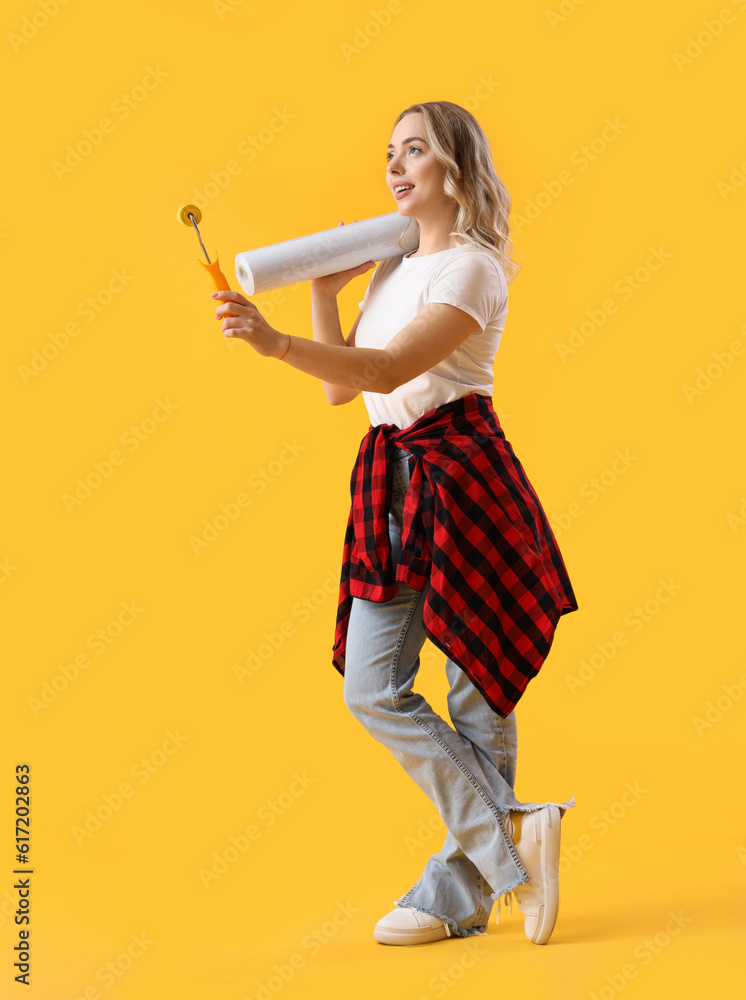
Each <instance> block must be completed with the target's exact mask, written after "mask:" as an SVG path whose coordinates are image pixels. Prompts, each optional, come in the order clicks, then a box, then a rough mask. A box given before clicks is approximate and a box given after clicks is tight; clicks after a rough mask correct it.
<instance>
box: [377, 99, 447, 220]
mask: <svg viewBox="0 0 746 1000" xmlns="http://www.w3.org/2000/svg"><path fill="white" fill-rule="evenodd" d="M386 161H387V165H386V183H387V184H388V187H389V190H390V191H391V193H392V195H393V196H394V199H395V200H396V206H397V208H398V210H399V214H400V215H408V216H414V217H415V218H418V217H420V216H421V215H423V214H427V215H429V214H430V213H431V212H432V211H433V210H435V211H438V210H439V209H442V208H443V207H444V206H445V205H446V204H447V203H448V202H450V201H451V200H452V199H450V198H449V197H448V196H447V195H446V194H445V192H444V191H443V178H444V176H445V167H444V166H443V164H442V163H441V162H440V161H439V160H436V158H435V155H434V153H433V151H432V149H431V148H430V146H429V145H428V144H427V142H426V140H425V128H424V120H423V117H422V114H421V113H420V112H419V111H417V112H412V113H410V114H408V115H405V116H404V118H402V120H401V121H400V122H399V124H398V125H397V126H396V128H395V129H394V131H393V134H392V136H391V143H390V145H389V148H388V152H387V154H386ZM400 184H411V185H413V186H412V188H411V190H409V191H408V192H407V193H406V194H399V193H397V191H396V188H397V187H398V186H399V185H400Z"/></svg>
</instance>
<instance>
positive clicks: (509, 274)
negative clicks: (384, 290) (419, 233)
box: [393, 101, 522, 285]
mask: <svg viewBox="0 0 746 1000" xmlns="http://www.w3.org/2000/svg"><path fill="white" fill-rule="evenodd" d="M415 112H419V113H420V114H421V115H422V117H423V120H424V123H425V135H424V138H425V139H427V141H428V143H429V145H430V148H431V149H432V151H433V153H434V155H435V158H436V159H437V160H439V161H440V162H441V163H442V164H443V165H444V167H445V176H444V178H443V190H444V192H445V193H446V194H447V195H448V196H449V197H451V198H453V200H454V201H455V202H456V204H457V205H458V214H457V217H456V226H455V228H454V229H452V230H451V232H450V234H449V235H451V236H458V237H461V239H462V240H463V241H464V243H466V244H468V245H469V246H472V247H474V248H475V249H482V250H487V251H488V252H490V253H491V254H492V255H493V256H494V257H496V258H497V260H498V262H499V263H500V265H501V266H502V269H503V272H504V274H505V280H506V282H507V284H508V285H510V284H511V283H512V281H513V279H514V278H515V276H516V274H517V272H518V271H520V270H522V266H521V265H520V264H518V263H517V262H516V261H515V260H513V258H512V256H511V255H512V251H513V241H512V239H511V238H510V226H509V223H508V216H509V215H510V209H511V205H512V202H511V198H510V195H509V194H508V191H507V189H506V187H505V185H504V184H503V182H502V181H501V180H500V178H499V177H498V175H497V172H496V170H495V167H494V165H493V163H492V153H491V150H490V144H489V140H488V139H487V136H486V135H485V134H484V132H483V131H482V128H481V126H480V125H479V123H478V122H477V120H476V118H475V117H474V116H473V115H472V114H471V112H469V111H467V110H466V108H462V107H461V106H460V105H458V104H453V103H451V101H427V102H426V103H424V104H412V105H410V106H409V107H408V108H406V109H405V110H404V111H402V112H401V114H400V115H399V117H398V118H397V119H396V121H395V122H394V126H393V127H396V126H397V125H398V124H399V122H400V121H401V120H402V118H404V116H405V115H409V114H412V113H415ZM412 221H413V220H412V219H410V220H409V223H411V222H412ZM409 223H408V224H407V226H406V228H405V229H404V232H403V233H402V237H401V239H403V238H404V237H405V236H406V233H407V232H408V230H409V228H410V225H409ZM401 239H400V242H401ZM519 256H520V255H519Z"/></svg>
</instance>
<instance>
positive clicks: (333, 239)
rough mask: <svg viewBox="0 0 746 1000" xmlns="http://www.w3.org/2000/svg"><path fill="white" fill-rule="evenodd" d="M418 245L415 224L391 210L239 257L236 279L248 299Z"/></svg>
mask: <svg viewBox="0 0 746 1000" xmlns="http://www.w3.org/2000/svg"><path fill="white" fill-rule="evenodd" d="M408 223H410V226H409V234H408V236H407V238H406V240H402V245H401V246H400V245H399V243H398V242H397V241H398V239H399V237H400V236H401V234H402V233H403V232H404V229H405V228H406V226H407V224H408ZM419 242H420V227H419V225H418V224H417V220H416V219H412V220H410V219H409V218H408V217H407V216H402V215H399V213H398V212H390V213H388V214H386V215H377V216H375V217H374V218H372V219H363V220H361V221H360V222H349V223H347V224H346V225H344V226H335V227H334V228H333V229H324V230H323V231H322V232H320V233H312V234H311V235H310V236H298V237H297V238H296V239H293V240H286V241H285V242H284V243H273V244H271V245H270V246H267V247H260V248H259V249H257V250H247V251H245V252H244V253H237V254H236V277H237V278H238V281H239V283H240V285H241V288H242V289H243V290H244V292H245V293H246V295H258V294H259V293H260V292H268V291H270V290H271V289H272V288H282V286H283V285H292V284H295V282H297V281H309V280H310V279H311V278H320V277H322V276H323V275H325V274H335V273H336V272H337V271H346V270H347V269H348V268H350V267H357V266H358V264H363V263H365V261H366V260H376V261H378V260H385V259H386V258H388V257H396V256H402V255H403V254H405V253H409V251H410V250H414V249H415V248H416V247H417V246H419Z"/></svg>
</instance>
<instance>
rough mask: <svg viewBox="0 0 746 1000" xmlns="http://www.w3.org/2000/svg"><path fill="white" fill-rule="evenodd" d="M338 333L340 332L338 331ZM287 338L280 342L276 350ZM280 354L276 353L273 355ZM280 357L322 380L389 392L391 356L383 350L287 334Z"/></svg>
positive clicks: (390, 386) (359, 388) (350, 387)
mask: <svg viewBox="0 0 746 1000" xmlns="http://www.w3.org/2000/svg"><path fill="white" fill-rule="evenodd" d="M340 336H341V333H340ZM283 344H285V347H287V344H288V342H287V341H286V340H282V341H281V342H280V353H281V351H282V350H285V348H284V347H283V346H282V345H283ZM277 356H278V357H280V354H278V355H277ZM280 360H282V361H284V362H286V364H289V365H291V366H292V367H293V368H297V369H298V370H299V371H302V372H306V374H308V375H315V376H316V378H319V379H321V381H322V382H324V383H326V382H330V383H331V384H332V385H333V386H335V385H336V386H340V385H341V386H344V387H345V388H347V389H356V390H358V391H362V390H365V391H366V392H384V393H387V392H391V390H392V389H393V388H394V386H393V385H391V383H390V379H391V375H392V372H391V358H390V357H389V354H388V352H387V351H379V350H377V349H375V348H372V347H347V345H346V344H344V342H343V343H342V344H320V343H318V342H317V341H315V340H308V339H307V338H305V337H294V336H292V335H291V337H290V346H289V347H287V352H286V353H285V355H284V357H281V358H280Z"/></svg>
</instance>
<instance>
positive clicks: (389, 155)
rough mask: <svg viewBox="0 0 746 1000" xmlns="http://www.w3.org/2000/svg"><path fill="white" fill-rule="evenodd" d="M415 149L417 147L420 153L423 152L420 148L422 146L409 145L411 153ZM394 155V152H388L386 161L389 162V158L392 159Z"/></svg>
mask: <svg viewBox="0 0 746 1000" xmlns="http://www.w3.org/2000/svg"><path fill="white" fill-rule="evenodd" d="M413 149H416V150H417V152H418V153H421V152H422V150H421V149H420V147H419V146H410V147H409V152H410V153H411V152H412V150H413ZM393 155H394V154H393V153H386V162H387V163H388V161H389V160H390V159H391V157H392V156H393Z"/></svg>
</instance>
